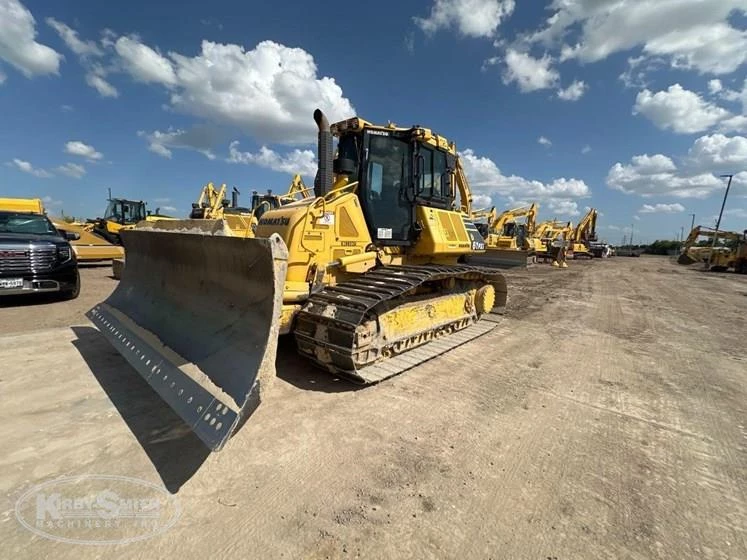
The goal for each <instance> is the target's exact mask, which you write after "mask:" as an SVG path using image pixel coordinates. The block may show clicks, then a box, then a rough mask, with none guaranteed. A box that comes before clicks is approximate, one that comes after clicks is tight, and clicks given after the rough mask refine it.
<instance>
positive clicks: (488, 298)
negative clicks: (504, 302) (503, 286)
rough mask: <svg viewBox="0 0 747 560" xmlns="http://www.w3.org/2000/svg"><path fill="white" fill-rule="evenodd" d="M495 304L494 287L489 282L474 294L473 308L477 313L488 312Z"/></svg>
mask: <svg viewBox="0 0 747 560" xmlns="http://www.w3.org/2000/svg"><path fill="white" fill-rule="evenodd" d="M494 305H495V288H494V287H493V286H491V285H490V284H488V285H486V286H483V287H482V288H480V289H478V290H477V293H476V294H475V310H476V311H477V314H478V315H482V314H483V313H490V311H492V309H493V306H494Z"/></svg>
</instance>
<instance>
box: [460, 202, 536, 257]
mask: <svg viewBox="0 0 747 560" xmlns="http://www.w3.org/2000/svg"><path fill="white" fill-rule="evenodd" d="M537 210H538V206H537V204H531V205H529V206H523V207H521V208H514V209H513V210H506V211H504V212H501V213H500V214H496V210H495V207H493V208H491V209H490V211H489V212H485V211H477V212H475V213H474V214H473V218H480V217H483V216H484V217H485V218H487V222H486V223H478V222H476V223H475V225H476V226H477V228H478V229H479V230H480V233H481V234H482V235H483V237H485V242H486V251H485V253H484V254H480V255H473V256H470V259H469V260H470V262H471V263H474V264H483V265H486V266H496V267H501V268H511V267H515V266H523V267H526V266H527V265H529V264H534V262H535V247H534V244H533V243H532V240H531V239H532V235H533V234H534V229H535V221H536V218H537ZM521 219H523V223H521V222H519V220H521Z"/></svg>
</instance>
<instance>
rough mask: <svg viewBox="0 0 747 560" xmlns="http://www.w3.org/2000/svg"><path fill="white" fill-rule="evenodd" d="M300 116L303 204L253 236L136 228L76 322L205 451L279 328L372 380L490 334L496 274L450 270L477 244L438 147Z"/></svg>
mask: <svg viewBox="0 0 747 560" xmlns="http://www.w3.org/2000/svg"><path fill="white" fill-rule="evenodd" d="M314 118H315V120H316V122H317V125H318V126H319V157H318V159H319V170H318V172H317V180H316V181H315V187H314V195H315V196H314V197H309V198H305V199H302V200H296V201H287V203H285V204H281V205H280V206H279V207H277V208H272V209H268V210H266V211H265V212H263V213H262V214H261V215H260V216H259V217H258V219H257V223H256V229H255V230H254V236H253V237H252V236H249V235H246V236H243V235H241V234H239V235H237V231H235V230H234V229H233V228H232V227H231V226H230V224H229V223H228V221H227V220H226V219H225V214H224V215H223V217H222V218H209V219H208V218H201V219H189V220H178V221H174V222H171V223H169V224H168V227H161V226H162V224H160V223H158V222H155V223H151V224H149V223H141V224H139V225H138V226H137V227H136V228H135V229H133V230H132V231H127V232H124V233H123V241H124V244H125V248H126V250H127V266H126V267H125V268H124V271H123V274H122V280H121V282H120V284H119V286H118V287H117V289H116V290H115V292H114V293H113V294H112V296H110V298H109V299H108V300H107V301H105V302H103V303H101V304H99V305H98V306H96V307H95V308H94V309H93V310H91V312H90V313H89V317H91V319H92V320H93V321H94V322H95V323H96V324H97V326H99V328H100V329H101V330H102V332H103V333H104V334H105V335H106V336H107V338H109V340H110V341H111V342H112V344H114V346H115V347H116V348H117V349H118V350H119V351H120V352H121V353H122V354H123V355H124V356H125V358H126V359H127V360H128V361H129V362H130V363H131V364H132V365H133V366H134V367H135V369H137V370H138V371H139V372H140V373H141V375H143V377H144V378H146V379H147V380H148V382H149V383H150V384H151V385H152V386H153V387H154V389H156V390H157V391H158V392H159V394H161V396H162V397H163V398H164V399H165V400H166V401H167V402H168V403H169V404H170V405H171V406H172V408H174V410H176V411H177V412H178V413H179V414H180V416H182V418H183V419H184V420H185V421H186V422H188V423H189V424H190V425H191V426H192V427H193V429H194V430H195V432H196V433H197V435H198V436H200V438H201V439H202V440H203V441H204V442H205V443H206V444H207V445H208V446H210V447H211V449H213V450H218V449H220V448H221V447H222V446H223V445H224V444H225V442H226V441H227V439H228V437H230V435H231V433H233V431H235V429H236V427H237V426H238V425H239V424H240V421H241V419H242V418H243V417H245V416H246V415H248V414H250V413H251V411H252V410H254V408H255V407H256V406H257V404H258V401H259V398H260V385H261V386H262V388H266V387H267V385H268V384H269V382H270V379H271V378H272V376H273V375H274V365H273V364H274V356H275V351H276V348H277V337H278V335H279V334H284V333H293V336H294V337H295V340H296V343H297V347H298V350H299V352H300V353H301V355H302V356H304V357H306V358H308V359H310V360H312V361H313V362H315V363H316V364H317V365H318V366H319V367H322V368H324V369H327V370H329V371H330V372H333V373H335V374H339V375H343V376H345V377H347V378H349V379H351V380H353V381H356V382H359V383H375V382H377V381H380V380H382V379H385V378H387V377H390V376H392V375H396V374H398V373H400V372H402V371H405V370H407V369H409V368H412V367H414V366H415V365H417V364H418V363H420V362H423V361H425V360H427V359H430V358H432V357H435V356H437V355H439V354H442V353H444V352H447V351H448V350H450V349H451V348H454V347H456V346H458V345H460V344H463V343H465V342H467V341H469V340H471V339H473V338H475V337H477V336H481V335H482V334H485V333H486V332H489V331H490V330H492V329H493V328H494V327H495V325H496V313H499V312H500V310H502V309H503V307H504V306H505V304H506V299H507V289H506V280H505V278H504V277H503V275H502V274H501V273H500V272H497V271H495V270H491V269H485V268H480V267H477V266H474V265H470V264H466V263H465V258H466V257H469V256H472V255H475V254H479V253H483V252H484V251H485V240H484V238H483V237H482V236H481V235H480V233H479V231H478V230H477V228H476V227H475V225H474V224H473V223H472V221H471V219H470V216H471V215H472V211H471V204H472V195H471V192H470V189H469V185H468V183H467V180H466V177H465V175H464V172H463V170H462V168H461V163H460V162H459V159H458V156H457V152H456V146H455V145H454V144H453V143H450V142H448V141H447V140H446V139H445V138H443V137H442V136H439V135H437V134H434V133H433V132H432V131H431V130H429V129H426V128H423V127H417V126H416V127H411V128H398V127H396V126H394V125H391V124H389V125H386V126H376V125H373V124H371V123H368V122H366V121H364V120H363V119H360V118H353V119H348V120H346V121H342V122H339V123H335V124H334V125H332V126H330V125H329V124H328V123H327V121H326V118H325V117H324V115H323V114H322V113H321V111H317V112H316V113H315V114H314ZM333 136H337V137H338V144H337V153H336V154H335V153H334V152H333V150H332V137H333ZM333 157H334V160H333ZM243 233H245V231H244V232H243ZM248 338H251V340H248ZM123 339H126V340H127V341H129V342H131V343H132V345H131V346H128V344H127V343H124V344H123V343H122V340H123ZM154 360H155V361H156V362H157V363H158V364H160V365H158V366H155V367H151V366H148V363H152V362H153V361H154ZM185 363H186V364H194V365H196V366H197V367H198V370H199V372H200V374H199V375H198V376H194V375H190V374H189V372H188V371H187V370H185V369H184V368H182V367H181V364H185ZM215 410H218V411H220V412H221V414H223V415H225V417H226V418H227V420H226V421H225V422H218V423H216V422H215V421H214V420H215V412H214V411H215ZM206 411H209V413H208V414H207V417H206V416H205V413H206ZM211 420H213V422H212V423H211V422H210V421H211ZM218 424H220V426H218Z"/></svg>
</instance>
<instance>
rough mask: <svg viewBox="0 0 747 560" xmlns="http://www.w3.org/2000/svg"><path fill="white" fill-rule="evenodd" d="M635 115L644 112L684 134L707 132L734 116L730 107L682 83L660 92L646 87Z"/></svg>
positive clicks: (640, 95) (637, 99) (668, 127)
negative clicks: (720, 104)
mask: <svg viewBox="0 0 747 560" xmlns="http://www.w3.org/2000/svg"><path fill="white" fill-rule="evenodd" d="M633 114H641V115H643V116H645V117H646V118H648V119H649V120H651V121H652V122H653V123H654V124H655V125H656V126H657V127H659V128H661V129H664V130H667V129H671V130H673V131H674V132H678V133H681V134H691V133H694V132H703V131H705V130H708V129H709V128H711V127H713V126H715V125H716V124H718V123H719V122H721V121H723V120H725V119H727V118H728V117H730V116H731V114H730V113H729V111H727V110H726V109H724V108H722V107H719V106H717V105H714V104H713V103H711V102H709V101H706V100H704V99H703V98H702V97H700V96H699V95H698V94H697V93H695V92H692V91H689V90H686V89H684V88H683V87H682V86H681V85H680V84H674V85H671V86H669V88H668V89H667V90H666V91H657V92H656V93H652V92H651V91H649V90H648V89H644V90H643V91H641V92H640V93H639V94H638V96H637V97H636V101H635V106H634V107H633Z"/></svg>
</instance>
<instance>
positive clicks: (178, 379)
mask: <svg viewBox="0 0 747 560" xmlns="http://www.w3.org/2000/svg"><path fill="white" fill-rule="evenodd" d="M216 222H219V220H218V221H216ZM181 224H182V226H183V227H182V230H181V231H177V230H174V229H170V230H161V229H159V228H157V227H145V228H142V229H141V228H140V227H138V228H136V229H133V230H130V231H124V232H122V241H123V243H124V246H125V249H126V252H127V265H126V267H125V268H124V270H123V273H122V279H121V281H120V283H119V285H118V286H117V288H116V289H115V290H114V292H113V293H112V294H111V296H109V298H108V299H107V300H106V301H104V302H102V303H100V304H98V305H96V306H95V307H94V308H93V309H91V310H90V311H89V312H88V313H87V317H88V318H89V319H90V320H91V321H92V322H93V323H94V324H95V325H96V326H97V327H98V329H99V330H100V331H101V332H102V333H103V334H104V336H105V337H106V338H107V339H108V340H109V342H110V343H111V344H112V345H113V346H114V347H115V348H116V349H117V351H119V353H120V354H122V356H124V358H125V359H126V360H127V361H128V362H129V363H130V365H132V366H133V367H134V368H135V369H136V370H137V372H138V373H139V374H140V375H141V376H142V377H143V378H144V379H145V380H146V381H147V382H148V383H149V384H150V385H151V386H152V387H153V389H155V391H156V392H157V393H158V394H159V395H160V396H161V398H162V399H163V400H164V401H166V403H167V404H169V405H170V406H171V408H173V409H174V411H175V412H177V413H178V414H179V416H181V418H182V419H183V420H184V421H185V422H186V423H187V424H188V425H189V426H190V427H191V428H192V430H193V431H194V432H195V433H196V435H197V436H198V437H199V438H200V439H201V440H202V441H203V442H204V443H205V445H207V446H208V447H209V448H210V449H211V450H213V451H220V449H221V448H222V447H223V446H224V445H225V443H226V441H227V440H228V439H229V438H230V437H231V435H232V433H233V432H234V431H236V429H237V428H238V427H239V426H240V425H241V423H243V420H245V419H246V418H247V417H248V416H249V415H250V414H251V413H252V412H253V411H254V409H256V407H257V405H258V404H259V401H260V388H261V389H262V394H263V395H264V394H265V391H266V389H267V387H268V385H269V384H270V382H271V381H272V379H273V378H274V377H275V354H276V350H277V338H278V323H279V318H280V310H281V307H282V298H283V286H284V282H285V276H286V271H287V260H288V250H287V247H286V246H285V243H284V242H283V240H282V239H281V238H280V237H279V236H277V235H273V236H272V237H270V238H266V239H241V238H237V237H230V236H227V235H225V232H223V231H222V230H221V227H220V224H212V225H213V226H214V227H213V228H212V231H210V232H206V231H205V229H204V228H203V227H201V228H192V226H193V225H194V224H195V221H192V220H185V221H183V222H181ZM205 225H206V224H202V226H205ZM173 227H174V226H173V224H172V225H171V226H170V228H173ZM208 229H209V228H208Z"/></svg>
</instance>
